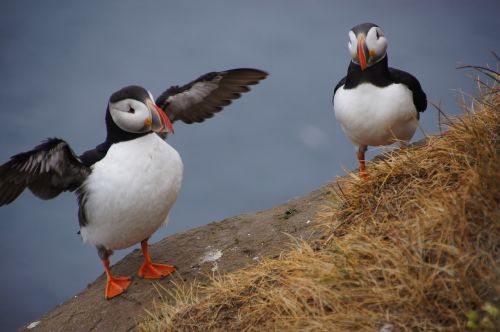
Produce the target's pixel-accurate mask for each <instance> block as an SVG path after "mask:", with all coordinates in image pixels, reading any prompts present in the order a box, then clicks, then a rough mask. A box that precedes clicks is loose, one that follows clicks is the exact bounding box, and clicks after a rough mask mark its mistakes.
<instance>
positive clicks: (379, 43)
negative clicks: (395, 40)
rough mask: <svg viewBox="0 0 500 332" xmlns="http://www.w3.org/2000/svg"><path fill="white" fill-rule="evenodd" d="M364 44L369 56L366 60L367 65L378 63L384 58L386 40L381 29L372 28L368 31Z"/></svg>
mask: <svg viewBox="0 0 500 332" xmlns="http://www.w3.org/2000/svg"><path fill="white" fill-rule="evenodd" d="M365 42H366V46H367V47H368V52H369V54H370V57H369V59H367V60H368V62H369V63H371V64H373V63H375V62H378V61H379V60H380V59H382V58H383V57H384V56H385V53H386V51H387V39H386V38H385V36H384V33H383V32H382V29H380V28H379V27H372V28H371V29H370V30H368V34H367V35H366V39H365Z"/></svg>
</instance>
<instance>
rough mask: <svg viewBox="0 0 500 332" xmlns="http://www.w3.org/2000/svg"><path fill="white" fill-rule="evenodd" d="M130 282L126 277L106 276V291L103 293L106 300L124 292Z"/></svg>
mask: <svg viewBox="0 0 500 332" xmlns="http://www.w3.org/2000/svg"><path fill="white" fill-rule="evenodd" d="M131 282H132V280H131V279H130V278H127V277H119V278H115V277H111V278H108V281H107V282H106V292H105V293H104V296H105V297H106V300H109V299H111V298H113V297H115V296H118V295H120V294H121V293H123V292H125V290H126V289H127V288H128V286H130V283H131Z"/></svg>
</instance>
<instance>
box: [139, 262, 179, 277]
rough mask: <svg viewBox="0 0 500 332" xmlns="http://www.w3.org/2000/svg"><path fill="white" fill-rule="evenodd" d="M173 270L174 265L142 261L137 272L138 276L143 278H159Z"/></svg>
mask: <svg viewBox="0 0 500 332" xmlns="http://www.w3.org/2000/svg"><path fill="white" fill-rule="evenodd" d="M174 271H175V267H173V266H171V265H167V264H156V263H152V262H144V264H142V266H141V268H140V269H139V271H138V272H137V274H138V275H139V277H141V278H145V279H161V278H163V277H166V276H168V275H169V274H171V273H172V272H174Z"/></svg>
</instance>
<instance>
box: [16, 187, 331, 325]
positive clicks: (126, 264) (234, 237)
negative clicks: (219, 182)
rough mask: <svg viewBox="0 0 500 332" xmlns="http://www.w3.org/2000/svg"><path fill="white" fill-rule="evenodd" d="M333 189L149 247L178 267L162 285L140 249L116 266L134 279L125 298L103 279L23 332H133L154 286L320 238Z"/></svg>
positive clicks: (204, 275)
mask: <svg viewBox="0 0 500 332" xmlns="http://www.w3.org/2000/svg"><path fill="white" fill-rule="evenodd" d="M330 188H331V184H327V185H325V186H323V187H321V188H319V189H317V190H315V191H313V192H311V193H310V194H308V195H306V196H303V197H299V198H294V199H292V200H290V201H289V202H287V203H285V204H282V205H279V206H276V207H273V208H270V209H267V210H263V211H260V212H256V213H249V214H241V215H238V216H235V217H232V218H228V219H225V220H222V221H219V222H212V223H210V224H208V225H206V226H202V227H198V228H195V229H192V230H189V231H186V232H183V233H179V234H175V235H172V236H169V237H167V238H165V239H163V240H161V241H159V242H157V243H155V244H153V245H152V246H151V250H150V253H151V256H152V258H153V260H154V261H156V262H168V263H169V264H173V265H175V266H177V268H178V270H177V273H176V275H175V276H174V277H168V278H165V279H163V280H159V281H153V280H143V279H140V278H139V277H137V276H136V272H137V270H138V268H139V266H140V265H141V263H142V254H141V252H140V251H139V250H138V249H137V250H135V251H134V252H132V253H130V254H129V255H127V256H126V257H125V258H123V259H122V260H121V261H119V262H118V263H116V264H115V265H114V266H113V267H112V271H113V273H114V275H116V276H133V275H135V277H134V278H133V282H132V285H131V286H130V287H129V289H128V290H127V292H126V293H125V294H122V295H121V296H119V297H117V298H114V299H111V300H109V301H106V300H105V299H104V285H105V276H104V274H102V275H101V276H100V277H99V278H97V279H96V280H95V281H94V282H93V283H91V284H90V285H88V287H87V288H86V289H85V290H84V291H82V292H81V293H79V294H77V295H75V296H74V297H72V298H71V299H68V300H67V301H66V302H64V303H62V304H61V305H58V306H57V307H55V308H54V309H52V310H51V311H49V312H48V313H47V314H46V315H44V316H43V317H41V318H39V319H37V320H36V321H39V323H38V325H36V327H34V328H31V329H28V324H27V325H26V326H24V327H22V328H21V331H134V330H137V329H136V325H137V322H138V320H139V319H140V317H141V316H142V317H144V316H146V315H147V312H146V311H147V310H151V309H152V308H153V301H154V300H159V299H160V296H161V295H160V293H159V291H158V290H157V288H156V287H158V286H160V287H164V288H166V289H171V288H173V284H172V280H180V279H181V278H182V279H183V280H184V281H185V282H187V283H189V282H192V281H194V280H197V281H201V282H203V281H206V280H208V276H209V275H211V274H212V273H214V272H213V270H215V269H216V271H217V272H215V273H221V274H222V273H226V272H230V271H234V270H237V269H240V268H242V267H245V266H248V265H251V264H254V263H255V262H257V261H258V260H259V259H260V258H262V257H264V256H266V257H278V255H279V254H280V253H281V252H282V251H283V250H285V249H286V248H287V247H288V245H289V244H290V243H292V242H293V239H292V238H290V235H291V236H292V237H295V238H303V239H310V240H311V239H312V240H314V239H315V238H319V237H320V236H321V234H320V232H319V231H318V230H317V229H316V228H315V227H314V226H315V224H314V217H315V216H316V213H317V212H318V211H319V209H320V208H321V207H322V206H323V205H324V204H325V199H326V198H327V197H330V199H331V195H329V194H330V192H331V189H330ZM217 250H219V251H220V252H222V257H220V258H219V259H218V260H217V261H215V262H210V261H209V262H203V257H205V256H206V255H207V253H209V252H210V251H212V252H213V251H217Z"/></svg>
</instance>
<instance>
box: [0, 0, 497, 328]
mask: <svg viewBox="0 0 500 332" xmlns="http://www.w3.org/2000/svg"><path fill="white" fill-rule="evenodd" d="M499 9H500V8H499V3H498V2H495V1H474V2H472V1H441V2H432V3H431V2H428V1H421V2H416V1H377V2H375V1H374V2H366V1H350V2H344V1H210V2H208V1H182V2H174V1H141V2H140V1H120V2H118V1H108V2H106V3H104V2H101V1H80V2H73V3H70V2H61V1H59V2H56V1H43V2H42V1H39V2H38V1H15V2H14V1H10V2H5V1H4V2H2V3H1V4H0V162H1V163H3V162H5V161H6V160H7V159H8V157H9V156H11V155H13V154H15V153H17V152H20V151H24V150H27V149H30V148H32V147H33V146H34V145H36V144H37V143H38V142H39V141H40V140H42V139H44V138H46V137H49V136H51V137H52V136H57V137H61V138H64V139H66V140H67V141H68V142H69V143H70V145H71V146H72V147H73V149H74V150H75V151H77V153H81V152H83V151H85V150H86V149H88V148H91V147H94V146H95V145H97V144H99V143H100V142H102V140H103V139H104V136H105V130H104V121H103V119H104V111H105V108H106V103H107V100H108V98H109V95H110V94H111V93H113V92H114V91H115V90H117V89H119V88H121V87H123V86H125V85H129V84H140V85H143V86H145V87H146V88H148V89H150V90H151V91H152V92H153V94H155V95H158V94H159V93H161V92H162V91H163V90H164V89H165V88H167V87H169V86H170V85H173V84H184V83H187V82H188V81H190V80H191V79H194V78H196V77H198V76H199V75H201V74H203V73H206V72H208V71H212V70H223V69H229V68H235V67H256V68H260V69H264V70H267V71H268V72H269V73H270V76H269V78H268V79H267V80H266V81H264V82H262V84H261V85H259V86H256V87H255V88H254V89H253V91H252V92H251V93H249V94H246V95H244V96H243V98H242V99H240V100H238V101H236V102H235V103H234V104H233V105H231V106H230V107H228V108H227V109H225V110H224V111H223V112H222V113H221V114H218V115H217V116H216V117H215V118H213V119H210V120H209V121H207V122H206V123H203V124H199V125H183V124H177V123H176V134H175V135H174V136H172V137H171V138H169V142H170V143H171V144H172V145H173V146H174V147H175V148H176V149H177V150H178V151H179V152H180V153H181V156H182V158H183V160H184V164H185V179H184V182H183V188H182V192H181V195H180V197H179V199H178V202H177V204H176V205H175V207H174V210H173V212H172V215H171V221H170V224H169V225H168V227H167V228H163V229H161V230H160V231H159V232H158V233H157V234H156V235H155V236H154V238H153V240H154V241H157V240H159V239H161V238H162V237H164V236H166V235H168V234H172V233H175V232H179V231H182V230H186V229H189V228H192V227H196V226H199V225H203V224H206V223H208V222H210V221H214V220H219V219H222V218H225V217H229V216H231V215H234V214H238V213H242V212H250V211H256V210H260V209H264V208H267V207H271V206H273V205H276V204H278V203H281V202H284V201H286V200H288V199H289V198H291V197H294V196H298V195H302V194H305V193H307V192H309V191H311V190H312V189H314V188H316V187H318V186H319V185H321V184H324V183H325V182H327V181H329V180H331V179H333V178H334V177H335V176H339V175H343V174H344V169H351V168H354V167H355V166H356V163H355V154H354V149H353V147H352V146H351V144H350V143H349V141H348V140H347V139H346V137H345V136H344V135H343V133H342V132H341V130H340V128H339V126H338V124H337V123H336V122H335V120H334V116H333V112H332V107H331V103H330V102H331V98H332V89H333V87H334V86H335V84H336V83H337V81H338V80H339V79H340V78H341V77H342V76H344V75H345V72H346V69H347V64H348V62H349V55H348V51H347V41H348V37H347V32H348V30H349V29H350V28H351V27H352V26H354V25H356V24H358V23H361V22H365V21H372V22H375V23H378V24H379V25H380V26H381V27H382V29H383V30H384V32H385V35H386V36H387V38H388V40H389V50H388V52H389V62H390V65H391V66H394V67H397V68H401V69H404V70H407V71H409V72H411V73H413V74H414V75H415V76H417V77H418V78H419V79H420V82H421V83H422V86H423V88H424V90H425V91H426V92H427V95H428V98H429V100H431V101H433V102H436V103H438V102H441V103H442V106H443V108H444V109H446V110H447V111H448V112H449V113H452V114H457V111H456V108H455V102H454V99H455V96H456V92H455V91H454V90H457V89H464V90H465V91H467V92H473V91H474V84H473V82H472V81H471V79H470V78H468V77H467V74H468V73H469V74H470V73H471V72H466V71H459V70H456V69H455V67H456V66H457V65H459V64H478V65H486V64H487V63H490V64H494V61H493V58H492V57H491V56H490V54H489V51H490V50H496V51H497V52H498V51H499V50H498V44H499V43H498V41H499V40H498V31H499V23H498V20H497V13H498V12H499ZM421 123H422V128H423V129H424V131H425V132H426V133H436V132H437V131H438V128H437V113H436V111H435V110H433V109H432V108H429V109H428V110H427V112H426V113H425V114H423V116H422V121H421ZM421 137H422V133H419V134H418V135H417V136H416V137H415V139H419V138H421ZM379 152H380V149H378V150H377V149H375V150H372V152H370V154H369V156H373V155H374V154H376V153H379ZM76 211H77V204H76V201H75V199H74V197H73V195H72V194H63V195H61V196H59V197H58V198H57V199H55V200H52V201H41V200H39V199H36V198H35V197H34V196H33V195H31V194H30V193H25V194H23V195H22V196H21V197H20V198H19V199H18V200H17V201H15V202H14V203H13V204H11V205H9V206H7V207H3V208H1V209H0V263H1V272H2V273H0V329H1V330H2V331H7V330H13V329H15V328H17V327H19V326H21V325H23V324H25V323H28V322H30V321H32V320H35V319H36V318H37V317H39V316H40V315H42V314H44V313H45V312H47V311H48V310H49V309H50V308H52V307H53V306H54V305H56V304H58V303H60V302H62V301H64V300H65V299H67V298H69V297H70V296H72V295H73V294H75V293H76V292H78V291H80V290H82V289H84V288H85V287H86V285H87V284H88V283H90V282H92V281H93V280H94V279H95V278H96V277H97V276H98V275H99V274H101V273H102V267H101V264H100V261H99V260H98V258H97V255H96V252H95V249H94V248H92V247H90V246H87V245H84V244H82V243H81V240H80V238H79V237H78V236H77V234H76V232H77V231H78V223H77V217H76ZM130 250H132V248H131V249H129V250H124V251H121V252H118V253H116V254H115V255H114V256H113V261H114V262H116V260H117V259H119V258H120V257H123V256H124V255H125V254H126V253H128V252H130ZM186 250H189V248H186Z"/></svg>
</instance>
